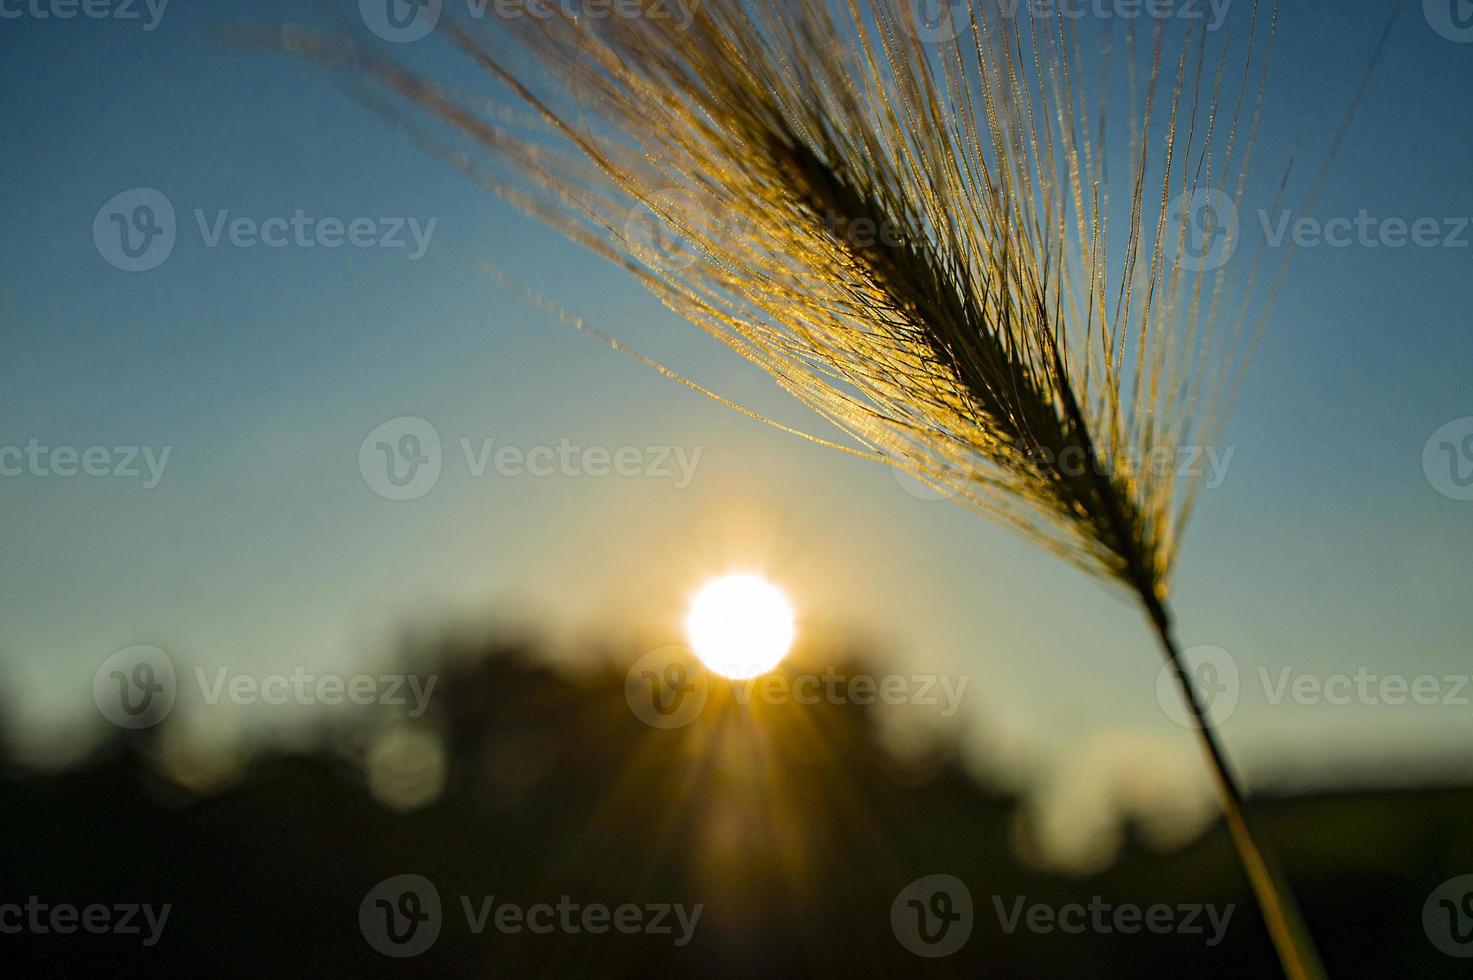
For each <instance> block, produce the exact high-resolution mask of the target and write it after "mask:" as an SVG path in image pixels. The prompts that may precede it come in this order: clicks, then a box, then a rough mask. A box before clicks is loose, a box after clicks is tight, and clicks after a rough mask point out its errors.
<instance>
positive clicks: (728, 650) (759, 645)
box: [685, 575, 795, 680]
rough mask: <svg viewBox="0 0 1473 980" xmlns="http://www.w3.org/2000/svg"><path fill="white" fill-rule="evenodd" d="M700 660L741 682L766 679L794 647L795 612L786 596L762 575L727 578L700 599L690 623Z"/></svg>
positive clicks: (687, 625) (707, 588) (709, 587)
mask: <svg viewBox="0 0 1473 980" xmlns="http://www.w3.org/2000/svg"><path fill="white" fill-rule="evenodd" d="M685 632H686V636H687V637H688V638H689V639H690V645H691V647H692V648H693V649H694V650H695V651H696V656H698V657H700V658H701V662H702V663H704V664H705V665H706V667H707V668H708V669H710V670H713V671H715V672H716V673H718V674H720V675H722V676H723V677H731V678H734V679H736V680H744V679H746V678H749V677H756V676H757V675H758V674H765V673H766V672H767V671H769V670H771V669H772V668H774V667H776V666H777V664H778V661H780V660H782V658H783V657H784V656H785V655H786V654H787V652H788V649H789V648H790V647H791V646H792V645H793V635H794V632H795V627H794V622H793V607H792V605H791V604H790V603H789V602H788V598H787V596H785V595H783V593H782V590H781V589H779V588H778V587H777V586H775V585H773V584H772V583H771V582H769V581H767V580H766V579H764V578H762V577H761V576H758V575H727V576H725V577H724V578H719V579H716V580H714V581H712V582H708V583H707V584H706V585H704V586H703V587H702V588H701V591H700V592H698V593H696V597H695V599H694V600H692V602H691V605H690V612H689V613H688V614H687V615H686V618H685Z"/></svg>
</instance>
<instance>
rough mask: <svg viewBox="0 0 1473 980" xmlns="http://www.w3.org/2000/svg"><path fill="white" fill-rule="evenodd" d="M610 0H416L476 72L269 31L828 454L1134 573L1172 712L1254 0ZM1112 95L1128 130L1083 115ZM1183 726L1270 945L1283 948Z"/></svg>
mask: <svg viewBox="0 0 1473 980" xmlns="http://www.w3.org/2000/svg"><path fill="white" fill-rule="evenodd" d="M636 6H637V7H639V8H640V11H639V12H640V13H641V14H642V15H641V16H628V14H629V13H630V7H629V4H622V5H621V4H617V3H616V4H613V5H609V4H600V5H599V9H600V10H601V11H602V12H603V16H591V15H590V16H581V17H580V16H573V15H571V14H570V13H569V10H568V8H567V6H566V5H564V6H561V7H560V6H555V5H543V6H542V7H540V8H539V10H540V13H542V14H546V16H541V15H539V16H532V15H530V14H531V12H530V11H529V10H522V12H521V13H522V15H521V16H516V17H511V18H506V19H500V18H498V19H494V20H489V21H479V22H476V21H463V20H459V19H456V18H454V17H452V16H449V14H448V12H447V15H446V16H444V17H442V18H441V21H440V25H439V29H440V32H441V34H442V35H443V36H444V38H445V39H447V40H448V41H449V42H450V43H451V44H452V45H453V47H454V49H455V50H456V51H458V56H457V57H456V58H455V61H456V62H457V65H458V66H459V65H462V64H465V65H470V66H473V67H475V68H477V69H479V70H480V71H481V72H482V73H483V76H482V77H483V78H484V80H485V81H486V83H487V84H488V86H489V87H490V88H491V89H492V90H493V91H494V93H495V94H494V95H493V96H492V97H491V98H490V99H489V100H487V99H485V98H483V97H481V96H471V95H466V94H461V93H457V92H456V91H454V90H451V89H449V88H447V87H445V86H443V85H437V84H433V83H432V82H431V81H430V80H427V78H426V76H425V74H424V73H423V72H420V71H416V70H411V69H408V68H406V67H404V65H403V63H402V62H400V61H399V60H396V59H393V58H390V57H385V56H383V55H381V54H379V53H376V52H374V51H372V50H365V49H360V48H357V47H355V46H353V45H351V44H347V43H344V42H341V41H336V40H332V39H327V38H323V37H320V36H309V35H306V34H303V33H301V32H296V31H288V32H286V34H285V35H284V43H285V45H286V46H287V47H288V48H289V49H291V50H293V51H295V52H297V53H299V54H301V55H304V56H306V57H308V58H310V59H312V60H315V61H318V62H320V63H323V64H326V65H329V66H332V67H334V68H340V69H345V70H347V71H348V72H350V73H351V74H352V75H353V77H355V78H360V79H365V78H366V79H369V80H372V81H373V82H375V83H377V84H376V85H375V86H372V87H370V89H369V90H368V91H369V92H370V93H371V94H370V95H369V96H368V97H369V98H370V99H372V100H373V101H374V102H375V104H376V105H377V106H378V107H379V108H381V109H382V110H383V111H385V112H388V113H394V114H395V116H396V118H397V119H398V120H399V121H400V122H401V124H403V125H405V126H407V127H409V128H411V129H412V130H413V131H414V132H415V134H416V135H417V136H418V137H419V138H420V139H421V140H422V141H423V142H424V143H425V144H426V145H427V146H429V147H431V148H433V149H435V150H436V151H437V152H439V153H440V154H441V155H442V156H443V157H444V158H445V159H446V160H447V161H449V162H451V163H452V164H454V165H455V166H457V167H459V168H461V169H462V170H464V171H465V172H466V173H468V174H470V175H471V176H473V177H475V178H476V179H478V180H480V181H481V182H483V183H484V184H485V185H486V186H487V187H489V188H490V189H492V190H493V191H494V192H495V193H497V194H498V195H500V196H502V197H503V198H505V199H506V200H508V201H510V202H511V203H513V204H515V205H516V206H518V207H520V208H521V209H523V210H524V211H526V212H528V213H530V214H533V215H535V216H536V217H538V218H540V219H542V220H544V221H546V222H548V223H550V224H552V225H553V226H555V227H556V228H558V229H559V230H560V231H562V232H563V233H564V234H566V235H567V236H568V237H569V238H571V239H573V240H574V241H576V242H578V243H580V244H582V245H584V246H586V247H587V248H589V249H591V250H592V251H594V252H596V253H598V254H600V255H602V256H604V257H606V258H607V259H609V260H611V261H613V262H615V263H617V264H618V265H620V266H621V267H623V268H624V269H626V270H628V271H629V272H630V273H631V274H632V275H634V276H635V277H636V278H637V279H638V280H639V281H640V282H642V283H643V284H644V285H645V286H646V287H647V288H649V289H650V290H651V291H652V292H654V293H655V294H656V295H657V296H658V297H659V298H660V299H661V300H662V301H663V302H664V303H665V304H667V305H668V306H669V307H670V308H671V309H673V310H675V311H677V312H678V313H680V314H681V315H683V316H684V317H685V318H687V319H688V320H689V321H690V322H692V323H694V324H696V325H698V326H700V327H701V328H703V329H704V330H706V331H708V332H709V333H710V334H712V335H713V336H714V337H716V338H718V339H719V340H721V341H722V342H723V343H725V344H726V345H728V346H729V347H731V348H732V349H733V350H735V351H737V352H738V353H740V354H741V355H742V356H744V357H746V358H748V359H750V360H751V361H753V362H755V363H756V364H758V365H760V366H761V367H762V368H764V369H765V370H766V371H768V372H769V373H770V374H771V376H772V377H773V378H774V379H776V381H777V382H778V384H780V385H781V386H782V387H783V388H785V389H786V390H788V391H789V392H791V393H792V394H793V395H795V396H796V397H797V398H798V399H800V400H801V401H802V402H803V403H804V404H806V405H808V406H809V407H810V408H812V409H813V410H814V411H816V412H817V413H818V414H819V415H821V416H823V417H824V418H826V419H828V420H830V421H831V422H833V423H835V424H836V425H837V426H839V427H840V428H841V429H842V430H844V431H845V432H846V433H848V434H849V436H851V437H852V438H853V439H854V440H856V441H857V442H858V444H859V445H860V446H861V447H862V448H861V449H859V450H854V449H852V447H851V451H858V452H861V453H863V454H865V455H870V456H873V457H875V458H878V459H882V460H884V461H887V462H889V463H892V464H894V465H896V466H899V467H902V468H903V469H905V470H908V471H909V472H911V473H912V474H914V475H916V476H918V477H920V478H921V479H923V480H925V481H927V482H929V483H931V484H932V485H934V486H936V487H938V488H939V489H941V490H943V491H944V492H946V493H947V494H949V495H951V496H953V497H954V498H956V499H958V500H960V501H963V502H965V503H966V504H968V505H970V506H972V507H974V508H975V509H977V510H979V511H981V512H983V513H985V514H986V515H988V516H990V517H992V518H994V519H996V520H998V521H1001V522H1003V523H1004V524H1006V525H1007V526H1008V527H1010V528H1012V529H1014V530H1016V531H1019V532H1021V533H1023V534H1025V535H1027V536H1029V537H1031V538H1033V539H1035V540H1037V541H1039V542H1040V543H1042V544H1044V545H1045V546H1047V547H1049V548H1050V549H1052V550H1054V551H1056V552H1058V553H1059V554H1061V555H1063V556H1064V557H1066V558H1068V559H1069V560H1071V561H1073V562H1074V563H1075V564H1076V565H1078V566H1079V567H1081V568H1083V569H1085V570H1087V571H1089V572H1091V573H1093V574H1096V575H1098V576H1100V577H1101V578H1103V579H1105V580H1107V581H1108V582H1111V583H1113V584H1115V585H1117V586H1119V587H1121V588H1123V589H1124V590H1125V591H1126V592H1127V593H1129V594H1132V595H1134V596H1137V597H1138V598H1139V599H1140V601H1141V602H1142V603H1143V605H1144V607H1145V608H1146V610H1147V612H1148V613H1149V614H1150V617H1151V619H1152V621H1153V623H1154V625H1155V626H1156V628H1157V630H1158V632H1159V635H1160V638H1161V640H1162V642H1163V645H1164V646H1165V649H1166V652H1167V654H1168V657H1169V659H1170V660H1171V662H1172V663H1173V664H1175V665H1176V667H1177V676H1178V679H1179V681H1180V683H1181V687H1182V691H1183V694H1184V696H1185V697H1186V698H1187V700H1188V702H1189V703H1190V704H1191V706H1192V708H1193V709H1194V710H1195V711H1196V713H1197V715H1198V716H1199V718H1204V719H1205V712H1204V710H1203V708H1202V706H1201V704H1200V702H1199V701H1198V699H1197V698H1196V696H1195V694H1194V692H1193V689H1192V686H1191V684H1190V682H1189V680H1188V678H1187V676H1186V674H1185V672H1184V671H1183V669H1182V664H1181V661H1180V658H1179V654H1178V651H1177V648H1176V646H1175V643H1174V641H1173V639H1172V638H1171V635H1170V625H1169V620H1168V617H1167V614H1166V611H1165V596H1166V591H1167V583H1168V580H1169V576H1170V574H1171V571H1172V568H1173V565H1174V563H1175V561H1176V558H1177V554H1178V548H1179V542H1180V539H1181V532H1182V529H1183V526H1184V524H1185V523H1186V521H1187V518H1188V516H1189V515H1190V512H1191V510H1192V504H1193V501H1194V499H1195V496H1196V494H1197V492H1198V489H1199V484H1198V482H1197V478H1196V477H1193V476H1190V475H1183V473H1182V472H1181V469H1180V467H1178V466H1177V465H1174V464H1173V461H1175V460H1176V459H1177V457H1178V453H1179V451H1180V450H1181V449H1182V448H1183V447H1185V446H1187V445H1189V444H1198V445H1210V444H1211V443H1212V441H1213V440H1214V439H1215V438H1216V437H1217V435H1218V433H1219V431H1220V421H1221V419H1222V417H1223V412H1224V410H1225V408H1226V406H1227V403H1228V402H1229V401H1230V400H1231V398H1232V395H1233V392H1234V391H1235V389H1236V387H1237V382H1238V379H1239V377H1240V371H1241V368H1242V365H1243V363H1244V359H1245V354H1246V353H1247V351H1248V350H1249V348H1250V347H1251V346H1252V341H1253V339H1254V338H1255V336H1256V335H1257V333H1258V329H1259V328H1260V326H1261V324H1262V317H1263V315H1264V311H1265V310H1266V308H1267V304H1266V303H1259V304H1255V303H1254V302H1252V301H1251V297H1253V296H1254V295H1255V294H1256V284H1257V283H1258V282H1259V271H1260V266H1261V264H1262V261H1263V252H1262V251H1260V252H1259V253H1258V255H1257V256H1256V257H1255V258H1253V259H1252V260H1251V261H1248V262H1244V263H1236V264H1234V266H1232V267H1231V271H1232V272H1233V275H1232V277H1231V279H1230V278H1229V271H1230V267H1229V266H1227V265H1225V264H1222V263H1220V262H1205V261H1203V255H1202V253H1201V252H1200V251H1199V250H1200V248H1201V247H1202V246H1203V245H1204V244H1207V245H1212V246H1214V247H1215V248H1216V250H1217V252H1218V254H1219V255H1220V254H1224V253H1230V251H1231V249H1232V248H1233V246H1234V245H1235V244H1236V242H1235V240H1234V238H1233V232H1234V222H1233V217H1234V215H1235V211H1236V206H1237V204H1238V203H1239V202H1240V201H1241V199H1242V195H1243V192H1244V188H1245V181H1246V175H1247V171H1248V168H1249V165H1250V162H1251V158H1252V150H1253V145H1254V142H1255V139H1254V137H1255V134H1256V131H1257V128H1258V119H1259V111H1260V107H1261V105H1262V100H1263V95H1264V91H1265V86H1266V81H1267V78H1268V71H1267V68H1268V63H1269V55H1270V52H1271V49H1272V47H1273V38H1274V33H1275V32H1274V26H1275V21H1276V18H1277V0H1272V3H1271V4H1267V5H1260V4H1259V3H1258V2H1257V0H1255V3H1254V4H1253V5H1252V7H1251V9H1250V10H1249V12H1248V13H1247V15H1246V16H1245V18H1244V20H1243V23H1241V24H1239V25H1237V27H1238V30H1237V33H1236V34H1234V35H1233V37H1232V39H1231V41H1224V43H1222V44H1220V45H1209V44H1208V43H1207V37H1206V36H1205V29H1204V28H1203V27H1201V26H1200V25H1199V24H1198V23H1197V22H1192V21H1188V22H1187V23H1186V26H1184V27H1182V28H1180V29H1176V28H1168V27H1167V26H1166V25H1165V24H1163V23H1158V24H1156V25H1155V26H1154V27H1153V28H1152V29H1150V30H1148V31H1143V32H1136V31H1134V30H1130V31H1125V32H1121V31H1118V30H1114V29H1113V28H1110V29H1101V28H1100V25H1094V27H1088V26H1081V25H1080V24H1079V23H1078V22H1077V21H1075V20H1072V19H1068V18H1064V17H1060V16H1057V15H1055V16H1043V17H1039V16H1037V14H1036V12H1034V10H1033V7H1032V5H1030V4H1028V3H1026V2H1018V0H974V2H973V3H971V4H969V5H967V7H966V9H960V5H955V6H956V7H957V9H956V10H954V11H953V12H954V13H955V14H956V16H955V17H954V18H953V19H952V20H950V21H942V22H940V23H937V22H935V21H928V20H927V19H926V18H925V17H923V16H922V12H921V10H920V9H919V8H920V7H921V6H922V4H920V3H919V2H917V3H910V2H906V0H699V2H697V0H638V2H637V3H636ZM953 6H954V5H952V4H942V7H943V9H944V10H951V9H952V8H953ZM621 10H622V11H623V14H624V15H620V14H619V11H621ZM611 11H612V12H611ZM1122 33H1123V35H1124V36H1121V35H1122ZM1140 35H1148V36H1140ZM1101 41H1103V42H1104V44H1103V45H1101V43H1100V42H1101ZM1111 44H1118V45H1122V46H1123V47H1124V48H1125V54H1124V56H1114V55H1111V54H1110V53H1109V47H1110V45H1111ZM446 53H447V54H448V53H449V52H446ZM1116 58H1118V59H1119V60H1118V61H1117V60H1115V59H1116ZM457 70H459V68H457ZM387 95H396V96H398V97H399V98H400V99H401V100H403V101H404V102H406V103H407V104H409V105H410V106H412V107H413V108H414V109H415V110H416V111H415V112H413V113H411V114H408V115H404V114H400V113H399V112H398V110H397V109H396V108H395V107H394V104H393V102H392V100H391V99H385V98H383V96H387ZM1121 100H1123V101H1124V102H1125V103H1126V105H1127V106H1128V107H1129V110H1128V112H1127V116H1128V118H1129V125H1128V127H1123V128H1125V129H1128V132H1126V133H1124V134H1121V133H1119V132H1109V131H1107V130H1106V128H1105V120H1106V118H1107V117H1108V118H1115V117H1116V116H1117V115H1118V113H1117V112H1116V111H1114V110H1113V109H1112V110H1111V111H1110V112H1106V108H1107V105H1114V104H1116V103H1118V102H1119V101H1121ZM513 107H515V108H513ZM437 124H443V125H437ZM467 138H468V139H469V141H470V142H472V143H473V144H474V146H475V148H476V149H477V150H478V151H479V152H474V153H470V152H465V150H464V146H465V143H466V141H467ZM1107 161H1113V163H1114V165H1113V166H1107ZM1112 195H1113V196H1112ZM1183 204H1185V205H1186V206H1182V205H1183ZM632 215H639V216H642V217H644V218H645V219H647V220H645V221H634V220H631V216H632ZM652 225H653V226H654V227H655V228H657V229H658V234H657V235H656V236H653V237H654V238H657V239H658V240H659V242H660V243H661V245H662V246H663V247H655V246H654V245H653V244H652V236H651V235H650V234H649V228H650V227H651V226H652ZM671 242H673V243H675V245H674V246H673V247H672V246H671V245H670V243H671ZM1267 278H1272V277H1267ZM1269 292H1270V293H1271V292H1272V289H1269ZM1255 307H1256V308H1255ZM565 318H566V319H569V320H572V321H573V322H576V323H578V324H579V325H580V326H585V325H584V324H582V321H577V320H576V318H573V317H571V315H567V314H565ZM1163 460H1164V461H1166V462H1165V464H1164V465H1163V464H1162V461H1163ZM1201 731H1202V737H1203V744H1204V747H1205V748H1206V749H1207V751H1208V756H1209V759H1210V761H1211V763H1212V765H1213V768H1214V774H1215V775H1216V776H1217V777H1218V782H1219V786H1220V787H1221V788H1222V790H1223V798H1224V799H1223V802H1224V807H1225V812H1226V814H1227V817H1228V824H1229V828H1230V830H1231V831H1232V833H1233V837H1234V840H1235V842H1236V843H1237V844H1238V846H1239V848H1240V850H1241V851H1242V853H1243V857H1244V861H1245V865H1246V866H1247V868H1248V871H1249V875H1250V878H1251V880H1252V882H1253V885H1254V887H1255V889H1256V891H1257V894H1258V897H1259V900H1260V904H1261V905H1262V906H1263V908H1264V912H1265V919H1266V920H1267V922H1268V924H1269V927H1270V930H1271V932H1272V933H1273V937H1274V939H1275V942H1276V944H1277V946H1278V948H1279V951H1280V955H1281V959H1282V960H1283V962H1284V965H1285V968H1286V971H1287V972H1289V973H1290V974H1291V975H1293V976H1295V977H1308V976H1314V975H1316V974H1317V972H1318V967H1317V965H1316V963H1315V957H1314V953H1313V949H1312V947H1311V946H1310V945H1309V943H1308V942H1307V940H1306V939H1305V938H1304V935H1303V933H1302V929H1301V928H1300V927H1299V925H1298V921H1297V916H1296V914H1295V911H1294V907H1293V902H1292V898H1291V896H1290V894H1289V892H1288V890H1287V889H1286V888H1285V887H1284V886H1283V884H1282V882H1281V881H1278V880H1276V876H1275V874H1274V872H1273V870H1272V866H1271V864H1270V863H1269V862H1268V861H1267V859H1266V857H1265V853H1264V852H1263V850H1262V848H1261V846H1260V845H1259V843H1258V841H1257V839H1256V838H1255V837H1254V835H1253V834H1252V833H1251V832H1250V830H1249V829H1248V825H1247V823H1246V817H1245V815H1244V813H1243V810H1242V806H1241V799H1240V798H1239V793H1238V790H1237V786H1236V783H1235V782H1234V781H1233V779H1232V777H1231V775H1230V771H1229V768H1228V766H1227V764H1226V761H1225V759H1224V757H1223V754H1222V752H1221V749H1220V747H1219V746H1218V745H1217V742H1216V740H1215V738H1214V736H1213V734H1212V733H1211V731H1210V729H1209V728H1207V727H1206V725H1205V723H1204V727H1203V728H1202V729H1201Z"/></svg>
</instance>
